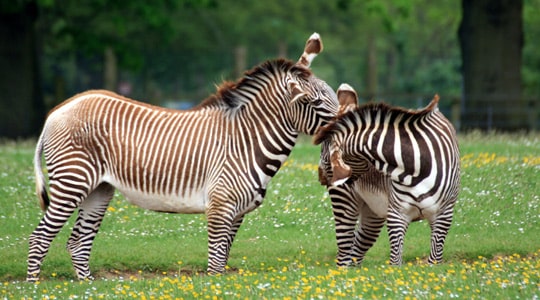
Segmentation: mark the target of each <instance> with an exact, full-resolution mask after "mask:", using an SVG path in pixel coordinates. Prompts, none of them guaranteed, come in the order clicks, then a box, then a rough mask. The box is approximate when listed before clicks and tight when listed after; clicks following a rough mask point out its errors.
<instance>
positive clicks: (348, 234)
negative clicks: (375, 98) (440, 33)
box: [314, 85, 460, 266]
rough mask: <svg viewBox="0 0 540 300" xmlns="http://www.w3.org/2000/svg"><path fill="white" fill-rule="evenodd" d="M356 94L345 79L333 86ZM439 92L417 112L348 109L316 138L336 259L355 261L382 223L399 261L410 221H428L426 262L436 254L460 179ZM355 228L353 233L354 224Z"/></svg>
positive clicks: (455, 148)
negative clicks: (429, 238)
mask: <svg viewBox="0 0 540 300" xmlns="http://www.w3.org/2000/svg"><path fill="white" fill-rule="evenodd" d="M342 95H348V97H354V99H356V98H357V97H356V93H355V91H354V90H353V89H352V88H350V87H349V86H348V85H345V86H342V87H340V89H338V98H340V102H341V97H342ZM438 100H439V97H438V96H437V95H436V96H435V98H434V99H433V100H432V101H431V103H430V104H429V105H428V106H427V107H425V108H423V109H420V110H404V109H401V108H397V107H391V106H389V105H386V104H382V103H378V104H367V105H364V106H360V107H358V108H355V109H352V111H349V112H347V113H345V114H343V115H340V116H338V117H337V119H336V120H335V121H333V122H331V123H330V124H329V125H327V126H325V127H324V128H322V129H321V131H320V132H319V133H318V134H317V135H316V136H315V138H314V142H315V143H316V144H319V143H322V153H321V162H320V171H319V179H320V181H321V183H322V184H324V185H327V188H328V192H329V194H330V198H331V201H332V210H333V213H334V220H335V225H336V240H337V246H338V254H337V264H338V265H339V266H346V265H350V264H360V263H361V262H362V260H363V258H364V255H365V254H366V252H367V251H368V250H369V249H370V248H371V246H372V245H373V244H374V243H375V241H376V239H377V237H378V236H379V233H380V232H381V228H382V227H383V225H384V223H385V222H387V227H388V234H389V238H390V247H391V250H390V263H391V264H393V265H400V264H401V263H402V252H403V239H404V237H405V232H406V231H407V228H408V226H409V224H410V223H411V222H413V221H417V220H420V219H427V220H428V221H429V224H430V227H431V252H430V255H429V259H428V262H429V263H438V262H440V261H441V260H442V253H443V247H444V242H445V239H446V236H447V234H448V230H449V228H450V225H451V222H452V216H453V208H454V204H455V202H456V199H457V196H458V191H459V185H460V173H459V172H460V158H459V149H458V145H457V140H456V134H455V130H454V128H453V127H452V125H451V123H450V122H449V121H448V120H447V119H446V118H445V117H444V116H443V115H442V113H441V112H439V110H438V108H437V103H438ZM357 223H359V224H358V228H357V229H356V231H355V227H356V225H357Z"/></svg>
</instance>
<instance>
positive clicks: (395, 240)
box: [386, 211, 409, 266]
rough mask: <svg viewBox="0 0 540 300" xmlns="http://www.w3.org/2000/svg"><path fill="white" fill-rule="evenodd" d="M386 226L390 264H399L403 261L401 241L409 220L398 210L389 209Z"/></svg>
mask: <svg viewBox="0 0 540 300" xmlns="http://www.w3.org/2000/svg"><path fill="white" fill-rule="evenodd" d="M386 226H387V228H388V237H389V239H390V264H391V265H396V266H399V265H401V264H402V263H403V241H404V239H405V233H406V232H407V228H408V227H409V221H407V220H406V219H405V218H404V217H403V216H401V214H400V213H399V212H396V211H390V212H389V213H388V221H387V224H386Z"/></svg>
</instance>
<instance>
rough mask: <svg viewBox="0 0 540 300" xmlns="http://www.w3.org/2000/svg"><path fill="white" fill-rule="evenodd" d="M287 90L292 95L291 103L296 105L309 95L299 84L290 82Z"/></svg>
mask: <svg viewBox="0 0 540 300" xmlns="http://www.w3.org/2000/svg"><path fill="white" fill-rule="evenodd" d="M287 89H288V90H289V93H290V95H291V101H290V102H289V103H294V102H296V101H298V100H300V99H302V98H304V97H306V96H307V93H306V92H304V90H303V89H302V88H301V87H300V85H299V84H298V82H296V81H294V80H290V81H289V83H288V84H287Z"/></svg>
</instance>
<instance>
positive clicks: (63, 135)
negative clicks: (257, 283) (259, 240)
mask: <svg viewBox="0 0 540 300" xmlns="http://www.w3.org/2000/svg"><path fill="white" fill-rule="evenodd" d="M322 47H323V45H322V41H321V39H320V37H319V35H318V34H316V33H315V34H313V35H312V36H311V37H310V38H309V39H308V41H307V42H306V47H305V49H304V53H303V54H302V56H301V57H300V60H299V61H298V62H296V63H295V62H292V61H288V60H283V59H278V60H272V61H267V62H264V63H262V64H261V65H259V66H256V67H254V68H253V69H252V70H250V71H248V72H246V73H245V76H244V77H243V78H241V79H240V80H239V81H237V82H234V83H232V82H226V83H223V84H222V85H221V86H220V87H219V88H218V90H217V92H216V94H214V95H212V96H210V97H209V98H207V99H206V100H205V101H203V102H202V103H201V104H200V105H199V106H197V107H195V108H193V109H191V110H187V111H178V110H170V109H165V108H160V107H156V106H151V105H148V104H143V103H140V102H136V101H134V100H131V99H127V98H125V97H122V96H119V95H116V94H114V93H112V92H108V91H88V92H85V93H82V94H79V95H76V96H74V97H73V98H71V99H69V100H67V101H66V102H64V103H63V104H60V105H59V106H58V107H56V108H54V109H53V110H52V112H51V113H50V114H49V116H48V117H47V120H46V122H45V125H44V128H43V131H42V133H41V136H40V137H39V140H38V143H37V147H36V152H35V158H34V166H35V173H36V190H37V193H38V196H39V199H40V203H41V206H42V208H43V209H44V210H45V215H44V216H43V218H42V219H41V221H40V223H39V224H38V225H37V228H36V229H35V230H34V231H33V232H32V234H31V235H30V238H29V254H28V271H27V279H28V280H29V281H35V280H37V279H38V278H39V277H38V276H39V273H40V268H41V263H42V261H43V259H44V257H45V255H46V254H47V251H48V250H49V247H50V245H51V242H52V240H53V239H54V238H55V236H56V235H57V234H58V232H59V231H60V230H61V228H62V226H63V225H64V224H65V223H66V221H67V220H68V218H69V217H70V216H71V215H72V214H73V213H74V212H75V211H76V210H78V216H77V220H76V222H75V225H74V227H73V231H72V233H71V236H70V238H69V239H68V242H67V249H68V252H69V253H70V255H71V258H72V263H73V266H74V268H75V272H76V275H77V278H79V279H87V278H92V277H91V273H90V269H89V266H88V260H89V256H90V251H91V248H92V243H93V240H94V237H95V236H96V234H97V232H98V229H99V226H100V224H101V221H102V219H103V216H104V214H105V212H106V210H107V207H108V205H109V202H110V200H111V198H112V197H113V192H114V190H115V189H117V190H119V191H120V192H121V193H122V194H123V195H124V196H125V197H126V199H127V200H128V201H129V202H131V203H133V204H135V205H138V206H140V207H142V208H145V209H150V210H154V211H161V212H170V213H205V214H206V216H207V220H208V269H207V271H208V273H211V274H213V273H222V272H223V271H224V269H225V266H226V263H227V260H228V256H229V251H230V247H231V245H232V243H233V240H234V238H235V235H236V233H237V231H238V229H239V227H240V225H241V224H242V220H243V218H244V215H245V214H246V213H248V212H250V211H252V210H253V209H255V208H256V207H258V206H259V205H260V204H261V203H262V201H263V198H264V196H265V192H266V187H267V184H268V182H269V181H270V179H271V178H272V177H273V176H274V174H276V172H277V171H278V169H279V168H280V166H281V164H282V163H283V162H284V161H285V159H286V158H287V157H288V155H289V153H290V152H291V150H292V148H293V146H294V145H295V142H296V140H297V137H298V135H299V133H305V134H308V135H313V134H314V133H315V132H316V130H318V128H319V127H320V126H321V125H325V124H326V123H327V122H328V121H329V120H330V119H331V118H333V117H334V116H335V114H336V112H337V107H338V103H337V97H336V94H335V92H334V91H333V90H332V89H331V88H330V87H329V86H328V85H327V84H326V83H325V82H324V81H322V80H320V79H318V78H317V77H315V76H314V75H313V74H312V72H311V70H310V69H309V66H310V64H311V62H312V60H313V59H314V58H315V56H316V55H317V54H318V53H320V52H321V51H322ZM42 156H44V158H45V162H46V166H47V173H48V177H49V184H48V186H49V194H50V195H49V194H48V193H47V189H46V183H45V182H46V180H45V175H44V174H43V172H42V167H41V163H42V162H41V160H42Z"/></svg>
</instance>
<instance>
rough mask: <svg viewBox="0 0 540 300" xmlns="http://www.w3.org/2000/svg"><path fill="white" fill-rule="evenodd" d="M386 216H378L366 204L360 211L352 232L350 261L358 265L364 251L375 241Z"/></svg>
mask: <svg viewBox="0 0 540 300" xmlns="http://www.w3.org/2000/svg"><path fill="white" fill-rule="evenodd" d="M385 222H386V218H380V217H378V216H377V215H376V214H375V213H374V212H373V211H372V210H371V209H370V208H369V206H367V205H364V206H363V207H362V209H361V212H360V224H359V225H358V228H357V230H356V231H355V234H354V244H353V248H352V251H351V259H352V262H353V263H354V264H356V265H360V264H361V263H362V261H363V260H364V256H365V255H366V252H367V251H368V250H369V249H371V247H372V246H373V244H374V243H375V242H376V241H377V238H378V237H379V234H380V233H381V229H382V228H383V226H384V223H385Z"/></svg>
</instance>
